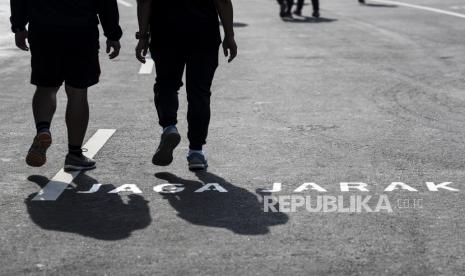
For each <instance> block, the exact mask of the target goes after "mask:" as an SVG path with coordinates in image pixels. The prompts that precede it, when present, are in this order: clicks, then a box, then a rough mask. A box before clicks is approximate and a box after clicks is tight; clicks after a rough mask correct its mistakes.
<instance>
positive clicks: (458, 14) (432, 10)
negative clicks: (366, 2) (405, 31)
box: [372, 0, 465, 18]
mask: <svg viewBox="0 0 465 276" xmlns="http://www.w3.org/2000/svg"><path fill="white" fill-rule="evenodd" d="M372 1H374V2H379V3H384V4H391V5H398V6H404V7H409V8H414V9H420V10H425V11H430V12H436V13H442V14H447V15H450V16H455V17H460V18H465V14H462V13H457V12H451V11H446V10H441V9H436V8H430V7H425V6H419V5H413V4H407V3H403V2H397V1H390V0H372Z"/></svg>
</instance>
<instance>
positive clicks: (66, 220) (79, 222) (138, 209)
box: [25, 173, 152, 240]
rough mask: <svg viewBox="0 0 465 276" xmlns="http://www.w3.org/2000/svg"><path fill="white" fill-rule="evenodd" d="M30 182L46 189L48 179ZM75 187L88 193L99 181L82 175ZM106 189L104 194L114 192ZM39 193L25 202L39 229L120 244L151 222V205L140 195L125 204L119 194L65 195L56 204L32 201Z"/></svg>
mask: <svg viewBox="0 0 465 276" xmlns="http://www.w3.org/2000/svg"><path fill="white" fill-rule="evenodd" d="M28 180H29V181H31V182H34V183H36V184H38V185H39V186H40V187H44V186H45V185H46V184H47V183H48V181H49V179H48V178H46V177H44V176H40V175H32V176H29V178H28ZM74 183H75V184H77V186H78V189H79V190H83V191H84V190H89V189H90V187H91V186H92V185H93V184H96V183H99V182H98V181H97V180H95V179H93V178H91V177H89V176H87V175H85V174H82V173H81V174H80V175H79V176H78V177H77V178H76V179H75V180H74ZM114 188H115V187H114V186H113V185H103V186H102V188H101V189H100V190H101V191H110V190H112V189H114ZM36 195H37V193H34V194H31V195H29V196H28V198H27V199H26V200H25V204H26V206H27V210H28V212H29V216H30V218H31V220H32V221H33V222H34V223H35V224H37V225H38V226H39V227H41V228H43V229H46V230H50V231H60V232H68V233H76V234H79V235H82V236H86V237H91V238H95V239H99V240H121V239H125V238H128V237H129V236H130V235H131V233H132V232H133V231H135V230H139V229H143V228H146V227H147V226H149V225H150V224H151V222H152V218H151V216H150V209H149V205H148V201H146V200H145V199H144V198H143V197H142V196H140V195H135V194H132V195H129V196H128V198H129V200H128V202H127V203H124V202H123V199H122V198H121V196H120V195H118V194H107V193H94V194H79V193H76V192H74V191H65V192H64V193H63V194H62V195H61V196H60V197H59V198H58V200H56V201H32V198H34V196H36Z"/></svg>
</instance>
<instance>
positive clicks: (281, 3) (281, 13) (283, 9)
mask: <svg viewBox="0 0 465 276" xmlns="http://www.w3.org/2000/svg"><path fill="white" fill-rule="evenodd" d="M278 4H279V7H280V9H279V16H281V17H284V16H285V15H286V3H285V2H284V0H278Z"/></svg>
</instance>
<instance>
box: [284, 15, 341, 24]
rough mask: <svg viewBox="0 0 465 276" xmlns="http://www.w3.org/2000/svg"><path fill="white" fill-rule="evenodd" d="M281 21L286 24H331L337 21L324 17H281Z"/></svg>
mask: <svg viewBox="0 0 465 276" xmlns="http://www.w3.org/2000/svg"><path fill="white" fill-rule="evenodd" d="M282 20H283V21H284V22H288V23H331V22H334V21H337V19H334V18H326V17H319V18H316V17H312V16H299V17H283V18H282Z"/></svg>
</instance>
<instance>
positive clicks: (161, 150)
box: [152, 126, 181, 166]
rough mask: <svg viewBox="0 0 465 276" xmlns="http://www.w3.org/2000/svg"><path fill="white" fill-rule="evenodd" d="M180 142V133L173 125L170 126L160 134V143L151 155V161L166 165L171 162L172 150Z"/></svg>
mask: <svg viewBox="0 0 465 276" xmlns="http://www.w3.org/2000/svg"><path fill="white" fill-rule="evenodd" d="M179 142H181V135H179V132H178V129H177V128H176V127H175V126H170V127H168V128H167V129H165V130H164V131H163V133H162V134H161V139H160V144H159V145H158V148H157V151H156V152H155V154H154V155H153V158H152V163H153V164H154V165H157V166H168V165H169V164H171V162H173V151H174V149H175V148H176V147H177V145H179Z"/></svg>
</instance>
